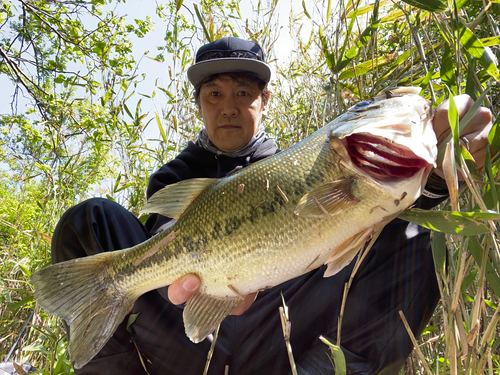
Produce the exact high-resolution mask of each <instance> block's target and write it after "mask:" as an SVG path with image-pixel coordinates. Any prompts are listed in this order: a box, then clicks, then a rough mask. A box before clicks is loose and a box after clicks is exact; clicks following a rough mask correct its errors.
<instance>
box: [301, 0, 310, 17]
mask: <svg viewBox="0 0 500 375" xmlns="http://www.w3.org/2000/svg"><path fill="white" fill-rule="evenodd" d="M302 9H303V10H304V14H305V15H306V17H307V18H309V19H311V16H310V15H309V13H308V12H307V8H306V3H305V1H304V0H302Z"/></svg>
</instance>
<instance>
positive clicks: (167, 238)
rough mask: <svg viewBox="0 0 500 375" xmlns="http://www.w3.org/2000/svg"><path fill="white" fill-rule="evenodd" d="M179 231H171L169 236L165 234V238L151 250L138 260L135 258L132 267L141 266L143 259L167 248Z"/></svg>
mask: <svg viewBox="0 0 500 375" xmlns="http://www.w3.org/2000/svg"><path fill="white" fill-rule="evenodd" d="M180 232H181V231H180V229H179V230H177V231H175V230H174V231H172V232H170V233H169V234H167V235H166V236H165V238H162V239H161V240H160V241H159V242H158V243H157V244H156V245H154V246H153V247H152V248H151V249H149V250H148V251H146V252H145V253H144V254H142V255H141V256H140V257H139V258H137V259H136V260H134V261H133V262H132V265H134V266H135V267H137V266H138V265H139V264H141V263H142V262H143V261H144V260H145V259H147V258H149V257H151V256H153V255H155V254H156V253H157V252H158V251H160V250H161V248H162V247H165V246H167V245H168V244H169V243H170V242H172V241H173V240H174V239H175V237H177V235H178V234H179V233H180Z"/></svg>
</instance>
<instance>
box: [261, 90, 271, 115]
mask: <svg viewBox="0 0 500 375" xmlns="http://www.w3.org/2000/svg"><path fill="white" fill-rule="evenodd" d="M261 100H262V96H261ZM270 100H271V90H269V97H268V98H267V102H266V103H265V104H264V103H262V116H267V106H268V105H269V101H270Z"/></svg>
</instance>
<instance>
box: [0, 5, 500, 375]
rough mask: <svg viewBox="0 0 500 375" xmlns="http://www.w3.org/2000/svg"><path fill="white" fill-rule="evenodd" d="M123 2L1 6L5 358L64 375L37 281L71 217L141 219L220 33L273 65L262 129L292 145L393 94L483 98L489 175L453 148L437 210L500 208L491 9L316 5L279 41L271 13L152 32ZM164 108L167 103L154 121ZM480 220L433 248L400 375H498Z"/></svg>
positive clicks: (217, 15)
mask: <svg viewBox="0 0 500 375" xmlns="http://www.w3.org/2000/svg"><path fill="white" fill-rule="evenodd" d="M124 2H125V1H124V0H122V1H120V0H79V1H64V0H62V1H44V0H7V1H1V5H0V75H1V76H2V79H8V80H9V81H10V82H11V83H12V85H5V86H6V87H2V91H4V90H6V91H9V99H8V110H7V109H6V110H4V109H2V111H3V112H4V113H1V114H0V167H1V169H0V197H1V198H0V251H1V253H2V256H1V258H0V272H1V280H0V302H1V303H0V355H1V358H2V359H7V357H8V354H9V351H10V349H11V348H13V347H14V345H15V343H16V340H17V339H19V342H17V346H16V351H15V352H14V354H13V355H11V356H10V358H9V359H11V360H12V359H15V360H16V361H18V362H24V361H29V362H31V363H32V364H33V365H35V366H36V367H38V368H39V369H41V370H43V371H44V373H47V374H49V373H51V374H52V373H54V374H62V373H71V372H72V368H71V366H70V364H69V361H68V359H67V352H66V338H65V334H64V329H63V326H62V324H61V322H60V321H59V320H58V319H57V318H55V317H52V316H49V315H47V314H46V313H44V312H43V311H42V310H40V309H39V308H38V307H36V304H35V302H34V300H33V291H32V287H31V285H30V283H29V276H30V274H31V273H32V272H34V271H35V270H36V269H38V268H40V267H44V266H46V265H48V264H50V238H51V234H52V232H53V230H54V227H55V225H56V224H57V221H58V219H59V218H60V216H61V215H62V213H63V212H64V211H65V210H66V209H67V208H69V207H70V206H72V205H74V204H76V203H78V202H80V201H82V200H83V199H85V198H88V197H91V196H106V197H108V198H109V199H113V200H115V201H117V202H119V203H121V204H122V205H124V206H125V207H126V208H127V209H129V210H130V211H131V212H133V213H135V214H137V213H138V211H139V209H140V207H141V206H142V205H143V203H144V201H145V188H146V184H147V180H148V176H149V174H150V173H151V172H152V171H154V170H155V169H157V168H158V167H159V166H161V165H162V164H164V163H165V162H167V161H168V160H170V159H171V158H173V157H174V156H175V155H176V154H177V153H178V152H179V150H180V149H182V147H183V146H184V145H185V144H186V143H187V141H188V140H193V139H195V138H196V136H197V134H198V132H199V130H200V129H201V122H200V120H199V119H198V118H197V115H196V112H195V106H194V103H193V99H192V89H191V87H190V85H189V83H188V82H187V79H186V77H185V73H186V70H187V68H188V67H189V66H190V64H191V63H192V59H193V51H196V49H197V47H199V46H200V45H201V44H202V43H204V42H205V41H207V40H214V39H215V38H219V37H221V36H223V35H235V36H240V37H243V38H251V39H254V40H255V41H257V42H258V43H259V44H261V46H262V47H263V48H264V50H265V51H266V53H267V57H268V61H269V62H270V63H271V64H272V65H273V67H274V69H275V72H276V74H275V75H274V79H273V81H272V84H271V89H272V92H273V95H272V102H271V106H270V111H269V113H268V115H267V117H266V119H265V126H266V130H267V132H268V133H269V135H270V136H271V137H273V138H274V139H275V140H276V142H277V143H278V145H279V147H280V148H282V149H283V148H286V147H288V146H290V145H292V144H294V143H296V142H297V141H299V140H301V139H303V138H304V137H306V136H307V135H309V134H311V133H312V132H313V131H315V130H316V129H317V128H319V127H321V126H323V125H324V124H326V123H327V122H328V121H330V120H332V119H333V118H335V117H337V116H338V115H339V114H341V113H342V112H344V111H345V110H346V108H348V107H350V106H351V105H353V104H354V103H356V102H358V101H360V100H362V99H363V98H368V97H371V96H373V95H374V94H376V93H377V92H378V91H380V90H381V89H383V88H386V87H391V86H409V85H414V86H421V87H422V88H423V89H424V94H423V95H424V96H425V97H426V98H428V99H429V100H432V101H433V102H434V104H435V105H437V104H439V103H440V102H441V101H443V100H444V99H446V98H447V97H448V96H449V91H448V88H449V90H451V92H452V93H453V94H458V93H467V94H469V95H471V96H472V97H473V98H474V99H477V98H478V97H479V96H480V95H481V94H482V93H483V92H484V91H485V90H489V91H488V93H487V96H486V97H485V99H484V101H483V103H482V104H483V105H485V106H487V107H489V108H490V109H491V111H492V113H493V118H494V121H496V122H495V126H494V128H493V130H492V132H491V134H490V143H491V147H490V153H489V160H490V161H491V163H487V166H486V169H485V171H479V172H478V171H475V170H474V169H473V168H472V166H471V164H470V163H468V162H467V159H468V156H467V153H466V152H464V151H461V150H457V153H456V158H457V160H458V162H459V168H461V169H462V171H463V173H464V174H465V175H466V176H467V177H468V178H467V183H466V184H465V185H464V186H463V188H462V189H461V190H460V192H459V194H458V197H457V198H456V199H455V200H452V201H447V202H445V203H444V204H443V205H442V206H441V207H439V208H440V209H441V210H446V209H450V207H453V208H454V209H455V210H461V211H472V210H474V209H476V210H478V209H482V210H491V211H495V212H498V211H499V208H498V204H499V203H498V196H499V194H500V188H499V184H498V178H499V172H498V160H499V149H500V135H499V132H500V130H499V126H498V124H499V120H498V119H499V116H498V114H499V111H500V87H499V81H500V75H499V72H498V63H497V61H498V58H499V57H500V48H499V44H500V29H499V26H498V20H499V19H500V3H498V1H497V0H496V1H487V0H482V1H476V0H458V1H451V0H450V1H449V2H448V3H446V2H443V1H441V0H431V1H418V0H412V1H410V0H407V1H406V2H403V1H394V2H393V1H387V0H376V1H375V2H371V3H370V2H361V1H356V0H352V1H351V0H343V1H338V2H336V1H328V0H317V1H315V0H309V1H303V2H302V3H299V2H297V3H295V2H294V3H293V4H294V6H295V7H293V6H292V9H291V12H290V14H289V15H288V22H285V25H286V27H284V28H280V23H279V22H278V16H279V15H278V10H277V9H278V0H274V1H267V2H266V1H255V2H254V3H252V12H250V14H249V13H248V12H242V11H241V7H242V5H241V4H240V3H239V2H238V1H237V0H233V1H220V0H201V1H197V2H190V3H189V4H188V3H187V2H185V3H184V2H183V1H182V0H177V1H172V0H171V1H165V2H159V1H157V2H156V17H158V19H159V20H160V21H159V22H157V24H153V22H152V21H151V17H145V18H144V19H135V20H134V21H133V22H129V23H127V19H128V18H125V17H123V14H122V13H121V11H120V9H121V5H122V4H123V3H124ZM281 17H283V15H281ZM155 27H156V28H163V29H165V34H164V36H163V40H158V43H157V50H155V51H150V52H149V53H147V54H145V55H144V56H142V57H140V58H138V57H137V56H134V53H133V49H132V47H133V46H132V40H133V39H134V40H141V38H142V39H143V40H144V38H148V36H149V35H151V32H152V30H153V28H155ZM280 33H282V34H289V36H290V38H291V40H292V41H293V47H292V48H291V50H290V52H289V57H290V58H288V59H286V58H283V56H277V54H276V50H277V47H276V43H277V40H278V36H279V34H280ZM144 59H148V60H152V61H155V62H156V64H157V66H158V70H161V71H163V72H165V75H166V76H168V77H166V79H165V80H164V81H157V82H156V84H155V87H154V88H153V89H152V90H151V92H146V93H144V92H140V91H139V90H138V87H139V86H140V83H141V82H142V81H143V80H145V79H146V77H147V76H148V75H156V74H155V73H151V72H149V71H144V70H143V69H142V65H141V61H143V60H144ZM164 82H166V83H164ZM446 86H447V87H448V88H446ZM4 93H5V91H4ZM4 93H3V94H2V95H4ZM154 100H157V101H159V102H160V103H161V106H160V108H158V109H155V110H149V108H150V107H152V105H151V104H150V103H151V102H152V101H154ZM5 104H6V103H2V105H3V106H4V107H5V108H7V106H6V105H5ZM2 108H3V107H2ZM145 108H148V109H145ZM152 134H153V135H152ZM462 158H463V160H464V162H463V163H460V161H461V160H462ZM466 167H468V168H470V171H464V170H465V169H466ZM480 219H484V218H480ZM439 220H445V219H443V218H441V219H439ZM483 222H484V223H485V224H484V225H486V226H488V228H489V230H488V231H485V232H483V233H478V234H475V235H474V236H458V235H456V234H455V235H454V234H438V233H437V232H436V234H435V235H434V250H435V254H436V264H437V266H438V267H437V269H438V271H437V273H438V279H439V281H440V284H441V289H442V292H443V295H442V301H441V304H440V306H439V307H438V309H437V310H436V313H435V315H434V317H433V319H432V321H431V322H430V324H429V326H428V327H427V329H426V331H425V332H424V334H423V335H422V337H421V338H420V341H419V344H418V346H419V349H420V350H417V351H415V352H414V353H413V354H412V356H411V357H410V359H409V360H408V362H407V365H406V366H405V369H404V370H403V371H404V372H405V373H407V374H423V373H432V374H448V373H449V374H458V373H467V374H480V373H487V374H493V373H497V374H498V373H500V364H499V360H500V359H499V357H500V353H499V346H500V339H499V335H498V321H499V318H500V309H499V305H500V304H499V302H500V300H499V297H500V277H499V275H500V252H499V238H498V225H497V224H496V221H493V220H489V221H485V220H483ZM451 228H452V229H451V230H449V232H450V233H455V232H456V225H455V226H453V225H451ZM446 245H447V246H446ZM446 258H447V259H448V265H447V267H444V266H443V265H444V263H445V259H446ZM32 311H34V314H31V313H32ZM25 322H29V325H28V328H27V330H26V331H25V333H24V334H23V335H22V336H20V333H21V331H22V328H23V326H24V324H25ZM292 324H293V322H292Z"/></svg>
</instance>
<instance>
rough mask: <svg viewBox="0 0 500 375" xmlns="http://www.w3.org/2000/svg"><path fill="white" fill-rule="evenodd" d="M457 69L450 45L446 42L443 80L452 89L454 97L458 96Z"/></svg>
mask: <svg viewBox="0 0 500 375" xmlns="http://www.w3.org/2000/svg"><path fill="white" fill-rule="evenodd" d="M455 69H456V68H455V61H454V59H453V54H452V53H451V48H450V45H449V44H448V43H446V42H445V43H444V54H443V60H442V62H441V72H440V73H441V80H442V81H443V83H445V84H446V85H447V86H448V87H449V88H450V90H451V92H452V93H453V95H458V92H457V76H456V75H457V72H456V70H455Z"/></svg>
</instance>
